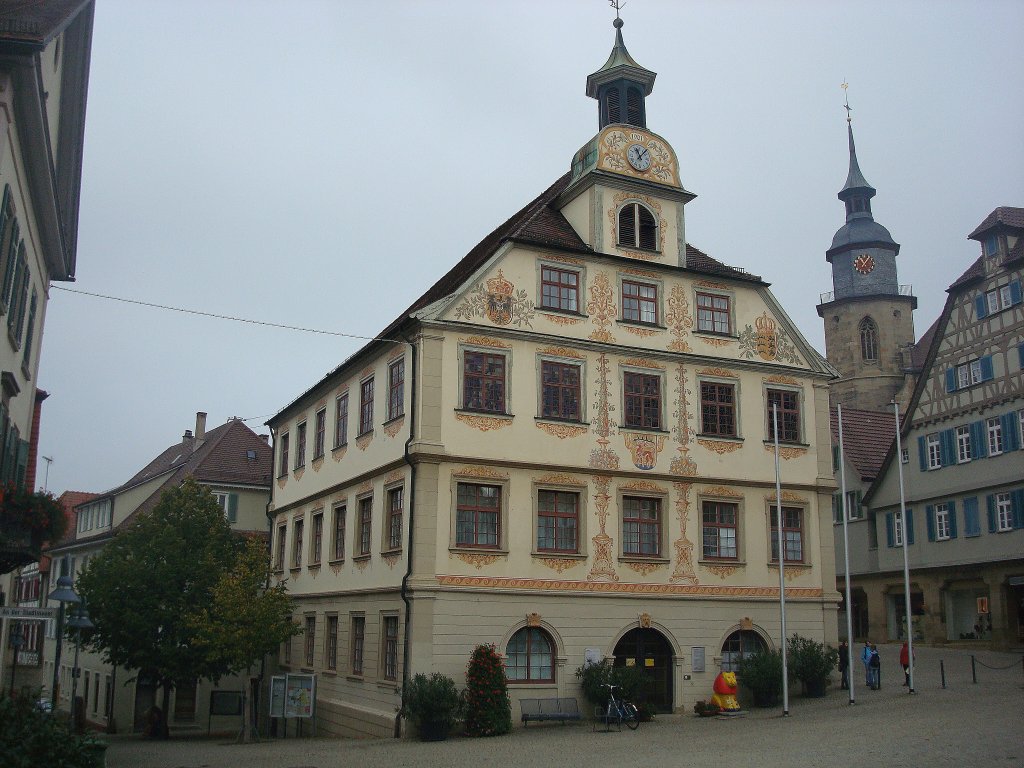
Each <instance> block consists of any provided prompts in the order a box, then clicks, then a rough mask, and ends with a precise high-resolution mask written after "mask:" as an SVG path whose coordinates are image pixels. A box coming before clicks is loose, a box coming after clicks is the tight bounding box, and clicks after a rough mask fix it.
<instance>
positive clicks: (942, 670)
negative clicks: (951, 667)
mask: <svg viewBox="0 0 1024 768" xmlns="http://www.w3.org/2000/svg"><path fill="white" fill-rule="evenodd" d="M939 676H940V677H941V678H942V688H943V690H945V688H946V662H944V661H942V660H941V659H940V660H939Z"/></svg>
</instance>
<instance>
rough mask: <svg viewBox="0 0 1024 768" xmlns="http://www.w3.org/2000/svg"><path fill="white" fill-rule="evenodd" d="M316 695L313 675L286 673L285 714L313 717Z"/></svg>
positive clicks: (287, 715) (288, 715)
mask: <svg viewBox="0 0 1024 768" xmlns="http://www.w3.org/2000/svg"><path fill="white" fill-rule="evenodd" d="M315 696H316V681H315V678H314V676H313V675H286V676H285V686H284V716H285V717H312V716H313V701H314V699H315Z"/></svg>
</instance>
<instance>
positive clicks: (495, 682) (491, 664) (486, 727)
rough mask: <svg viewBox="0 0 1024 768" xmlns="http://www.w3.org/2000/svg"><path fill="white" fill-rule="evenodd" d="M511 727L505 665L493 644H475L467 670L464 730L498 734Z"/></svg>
mask: <svg viewBox="0 0 1024 768" xmlns="http://www.w3.org/2000/svg"><path fill="white" fill-rule="evenodd" d="M511 730H512V704H511V702H510V701H509V698H508V678H507V677H506V676H505V665H504V664H502V662H501V657H500V656H499V655H498V652H497V651H496V650H495V649H494V646H493V645H478V646H477V647H476V648H475V649H474V650H473V655H472V656H470V657H469V667H468V668H467V670H466V732H467V733H468V734H469V735H471V736H499V735H501V734H503V733H508V732H509V731H511Z"/></svg>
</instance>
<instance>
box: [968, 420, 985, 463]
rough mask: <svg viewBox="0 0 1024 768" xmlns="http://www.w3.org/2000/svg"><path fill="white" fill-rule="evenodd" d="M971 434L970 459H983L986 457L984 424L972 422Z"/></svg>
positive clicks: (982, 422)
mask: <svg viewBox="0 0 1024 768" xmlns="http://www.w3.org/2000/svg"><path fill="white" fill-rule="evenodd" d="M970 432H971V458H972V459H984V458H985V457H986V456H988V440H987V439H986V438H985V422H984V421H972V422H971V426H970Z"/></svg>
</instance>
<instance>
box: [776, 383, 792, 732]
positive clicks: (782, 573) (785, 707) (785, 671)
mask: <svg viewBox="0 0 1024 768" xmlns="http://www.w3.org/2000/svg"><path fill="white" fill-rule="evenodd" d="M772 422H773V424H772V426H773V427H774V432H775V520H776V526H777V527H778V531H777V534H776V540H777V542H778V547H779V613H780V615H781V619H782V621H781V623H782V716H783V717H789V667H788V665H787V659H786V656H787V654H786V566H785V560H786V550H785V547H784V546H783V541H782V477H781V475H780V474H779V404H778V403H772Z"/></svg>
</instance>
